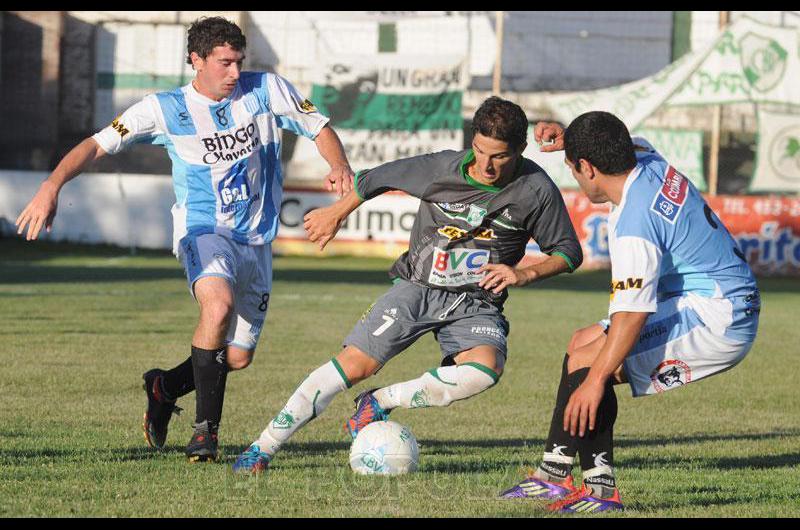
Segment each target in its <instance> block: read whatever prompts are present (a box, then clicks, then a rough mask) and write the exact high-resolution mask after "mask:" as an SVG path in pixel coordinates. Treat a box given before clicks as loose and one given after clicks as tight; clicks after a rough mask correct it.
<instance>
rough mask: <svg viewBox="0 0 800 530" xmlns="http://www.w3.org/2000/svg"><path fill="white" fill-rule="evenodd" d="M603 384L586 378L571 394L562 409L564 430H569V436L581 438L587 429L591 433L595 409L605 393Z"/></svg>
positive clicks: (595, 417)
mask: <svg viewBox="0 0 800 530" xmlns="http://www.w3.org/2000/svg"><path fill="white" fill-rule="evenodd" d="M605 386H606V385H605V382H604V381H597V380H593V379H589V378H587V379H586V380H585V381H584V382H583V383H581V386H579V387H578V388H577V390H575V392H573V393H572V396H571V397H570V398H569V402H568V403H567V408H566V409H564V430H565V431H566V430H569V434H570V436H575V431H576V430H577V432H578V436H583V435H584V434H585V433H586V431H587V427H588V430H590V431H593V430H594V426H595V420H597V408H598V407H599V406H600V401H601V400H602V399H603V394H604V393H605Z"/></svg>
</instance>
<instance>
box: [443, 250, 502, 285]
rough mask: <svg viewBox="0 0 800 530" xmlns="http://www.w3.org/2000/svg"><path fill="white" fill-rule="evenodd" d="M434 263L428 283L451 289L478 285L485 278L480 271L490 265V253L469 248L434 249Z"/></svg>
mask: <svg viewBox="0 0 800 530" xmlns="http://www.w3.org/2000/svg"><path fill="white" fill-rule="evenodd" d="M432 259H433V262H432V263H431V272H430V275H429V276H428V283H430V284H431V285H440V286H442V287H450V286H456V285H466V284H469V283H477V282H479V281H480V280H481V278H483V276H484V275H485V274H484V273H481V274H479V273H478V269H480V268H481V267H482V266H483V265H486V264H487V263H489V251H488V250H480V249H469V248H456V249H452V250H442V249H440V248H438V247H437V248H434V249H433V258H432Z"/></svg>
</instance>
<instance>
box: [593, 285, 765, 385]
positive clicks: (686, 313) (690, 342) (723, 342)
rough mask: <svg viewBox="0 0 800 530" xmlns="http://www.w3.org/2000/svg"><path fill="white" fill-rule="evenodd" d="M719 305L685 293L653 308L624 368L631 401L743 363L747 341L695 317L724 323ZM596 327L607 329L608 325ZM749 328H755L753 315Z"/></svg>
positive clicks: (748, 347)
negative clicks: (718, 317)
mask: <svg viewBox="0 0 800 530" xmlns="http://www.w3.org/2000/svg"><path fill="white" fill-rule="evenodd" d="M724 302H725V301H720V300H715V299H705V300H704V299H702V298H701V297H699V296H691V295H689V296H681V297H676V298H671V299H669V300H665V301H664V302H660V303H659V304H658V306H657V308H656V312H655V313H653V314H651V315H650V316H649V317H648V318H647V321H646V322H645V324H644V327H643V328H642V331H641V333H640V334H639V340H638V341H637V343H636V345H635V346H634V347H633V349H632V350H631V351H630V353H629V354H628V356H627V358H626V359H625V363H624V364H623V369H624V371H625V375H626V376H627V379H628V382H629V384H630V386H631V391H632V393H633V396H634V397H639V396H645V395H649V394H656V393H660V392H665V391H667V390H672V389H675V388H680V387H682V386H684V385H686V384H688V383H690V382H692V381H697V380H699V379H702V378H704V377H708V376H710V375H714V374H718V373H720V372H724V371H725V370H729V369H731V368H733V367H734V366H736V365H737V364H739V362H741V360H742V359H744V357H745V355H747V353H748V352H749V351H750V348H751V346H752V345H753V342H752V341H748V342H742V341H737V340H734V339H732V338H730V337H726V336H725V328H724V327H720V326H719V325H717V324H718V323H713V324H712V325H711V326H709V325H707V324H706V322H705V321H704V320H703V319H702V318H701V317H700V316H699V315H700V314H706V315H708V314H710V313H711V311H709V309H711V310H713V311H714V312H716V314H717V315H720V314H721V315H723V320H724V319H725V309H724V307H725V303H724ZM721 308H722V309H721ZM707 320H710V319H708V318H707ZM599 324H600V325H601V326H603V327H605V328H606V329H607V328H608V326H609V321H608V320H601V321H600V322H599ZM754 325H755V326H757V325H758V320H757V317H755V322H754Z"/></svg>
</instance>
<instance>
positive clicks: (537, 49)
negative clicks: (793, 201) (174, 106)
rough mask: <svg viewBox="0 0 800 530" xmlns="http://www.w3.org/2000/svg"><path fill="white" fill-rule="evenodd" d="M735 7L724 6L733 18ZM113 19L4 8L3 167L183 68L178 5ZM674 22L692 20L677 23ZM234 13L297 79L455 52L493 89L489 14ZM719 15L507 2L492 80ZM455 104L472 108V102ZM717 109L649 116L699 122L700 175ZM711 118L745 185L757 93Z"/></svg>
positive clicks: (103, 116)
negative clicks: (367, 56) (326, 68)
mask: <svg viewBox="0 0 800 530" xmlns="http://www.w3.org/2000/svg"><path fill="white" fill-rule="evenodd" d="M682 13H684V15H685V13H686V12H682ZM742 15H743V12H730V14H729V17H728V20H729V21H730V20H736V18H737V17H739V16H742ZM758 16H759V17H760V18H762V19H767V20H768V21H769V22H771V23H774V24H778V25H781V26H782V27H798V23H799V22H800V13H798V12H792V11H776V12H763V13H761V14H759V15H758ZM110 18H113V19H115V20H114V21H113V22H111V21H109V22H102V21H100V22H97V21H93V22H87V21H85V20H82V19H81V18H79V17H77V16H75V15H74V14H72V13H71V12H8V11H6V12H3V13H2V17H0V110H1V111H2V117H3V120H4V124H5V125H6V126H5V127H4V128H3V129H2V130H0V143H1V144H2V147H0V168H4V169H31V170H48V169H52V168H53V167H54V166H55V164H56V163H57V162H58V160H59V159H60V158H61V156H63V154H65V153H66V151H67V150H68V149H69V148H71V147H72V146H73V145H75V144H76V143H77V142H78V141H80V139H81V138H83V137H85V136H87V135H89V134H91V133H93V132H94V131H95V130H96V129H97V128H98V127H100V126H102V124H103V123H105V122H106V121H107V120H108V119H109V118H112V117H113V116H115V115H116V114H117V113H118V112H120V111H121V110H122V109H124V108H125V107H126V106H127V105H129V104H130V103H132V102H133V101H135V100H137V99H138V98H140V97H141V96H142V95H143V94H145V93H147V92H153V91H156V90H160V89H164V88H166V87H167V85H165V83H167V84H169V85H170V87H171V86H177V85H178V84H180V83H182V82H185V81H186V80H187V79H188V78H190V77H191V75H192V73H191V69H190V68H187V66H186V65H185V64H184V61H183V56H184V53H185V50H184V48H183V46H184V38H185V26H186V24H185V22H184V21H180V17H176V20H178V21H179V22H176V21H173V22H172V23H169V22H165V21H163V20H162V21H159V22H158V23H148V22H142V21H131V22H126V21H125V20H124V18H125V14H124V13H115V14H114V16H113V17H110ZM681 20H689V21H690V24H689V26H688V27H687V26H685V25H684V26H680V27H679V24H680V23H681V22H680V21H681ZM239 22H240V24H242V25H243V27H244V28H245V30H246V33H247V34H248V39H249V46H248V63H249V65H250V66H251V67H254V68H262V69H268V70H274V71H278V72H279V73H281V74H284V75H286V76H287V77H288V78H290V79H291V80H292V81H294V82H296V83H297V84H298V85H300V87H301V88H305V89H306V90H307V89H308V87H309V85H310V81H311V79H312V77H313V69H314V65H315V64H316V62H317V61H319V60H320V59H322V58H324V57H326V56H329V55H331V54H353V53H356V52H360V53H367V52H369V53H386V52H397V53H422V52H424V53H428V54H440V53H441V54H445V53H448V54H453V53H462V54H464V55H465V56H466V57H467V60H468V62H469V65H470V74H471V81H470V84H469V88H468V91H472V92H473V93H475V94H480V95H483V94H485V93H486V94H488V91H490V90H491V88H492V81H493V74H494V73H495V71H494V70H495V64H494V63H495V57H496V55H497V53H496V51H497V50H496V44H495V36H496V32H497V30H498V29H499V28H498V27H497V17H496V13H495V12H489V11H462V12H427V13H426V12H356V13H344V14H335V13H321V12H270V13H262V12H241V16H240V18H239ZM684 24H685V22H684ZM718 26H719V15H718V12H709V13H697V12H693V14H692V15H691V16H689V17H688V18H686V16H677V15H676V12H558V11H542V12H524V11H510V12H505V13H504V14H503V32H502V59H501V62H500V63H499V66H500V69H499V70H500V72H499V73H500V76H501V77H500V87H501V91H502V93H503V95H505V96H513V95H514V94H515V93H517V94H523V93H530V92H534V91H539V90H579V89H596V88H603V87H610V86H615V85H618V84H621V83H625V82H629V81H632V80H635V79H639V78H642V77H645V76H648V75H651V74H653V73H655V72H657V71H659V70H660V69H662V68H664V67H665V66H667V65H668V64H670V62H671V61H672V60H673V59H674V58H675V55H676V50H677V49H678V48H680V47H681V43H680V42H679V41H680V40H681V39H683V40H686V39H688V41H686V42H688V43H689V45H690V46H699V45H702V44H703V39H704V38H711V37H713V35H714V34H715V32H716V30H717V29H718ZM684 44H686V43H684ZM246 66H247V65H246ZM466 99H469V96H465V100H466ZM473 99H475V98H473ZM464 114H465V118H469V117H470V116H471V110H470V109H467V108H465V112H464ZM536 117H537V118H547V116H536ZM714 121H715V120H714V109H712V108H703V109H694V110H690V111H686V110H676V109H662V110H659V111H658V112H656V113H655V114H654V115H653V116H651V117H650V118H649V119H648V120H647V122H646V124H645V126H646V127H660V128H671V129H680V128H682V127H684V128H691V129H695V130H700V131H702V135H703V136H702V146H703V156H702V158H703V174H704V175H705V177H706V178H708V176H709V175H711V174H713V172H714V171H713V169H712V166H713V165H714V161H713V160H714V154H713V153H714V151H715V145H714V144H715V140H714V137H715V135H716V133H715V132H714V130H715V124H714ZM718 129H719V135H718V139H719V148H718V154H719V156H718V162H717V164H716V165H717V166H718V175H719V179H718V187H717V189H718V191H719V193H742V192H744V191H745V190H746V189H747V186H748V184H749V182H750V179H751V177H752V174H753V171H754V168H755V158H756V145H757V144H756V142H757V115H756V110H755V107H754V105H752V104H735V105H726V106H724V107H722V108H721V109H720V110H719V128H718ZM465 142H469V137H468V135H465ZM169 167H170V165H169V161H168V159H167V157H166V155H165V154H164V153H163V152H159V150H157V149H150V148H148V147H137V148H134V149H133V150H131V151H129V152H127V153H124V154H121V155H118V156H115V157H107V158H106V159H104V160H103V161H102V164H99V165H98V167H97V168H96V169H97V170H98V171H112V172H116V171H119V172H126V173H168V172H169Z"/></svg>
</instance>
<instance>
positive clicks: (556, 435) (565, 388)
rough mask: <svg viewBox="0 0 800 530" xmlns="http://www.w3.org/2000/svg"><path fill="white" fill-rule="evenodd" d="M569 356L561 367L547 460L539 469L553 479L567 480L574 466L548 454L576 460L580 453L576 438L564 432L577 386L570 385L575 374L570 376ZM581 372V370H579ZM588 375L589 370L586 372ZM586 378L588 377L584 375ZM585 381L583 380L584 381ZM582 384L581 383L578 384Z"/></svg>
mask: <svg viewBox="0 0 800 530" xmlns="http://www.w3.org/2000/svg"><path fill="white" fill-rule="evenodd" d="M568 360H569V355H564V363H563V364H562V366H561V382H560V383H559V385H558V392H557V393H556V406H555V407H554V408H553V417H552V419H551V420H550V433H549V434H548V435H547V441H546V442H545V446H544V452H545V459H544V460H542V463H541V464H539V469H540V470H541V471H542V472H544V473H546V474H547V475H549V476H550V478H553V479H566V478H567V476H568V475H569V474H570V473H572V464H571V463H566V462H556V461H554V459H550V460H548V459H547V454H548V453H549V454H550V455H553V456H556V455H558V456H565V457H567V458H574V457H575V455H576V454H577V452H578V445H577V440H576V438H575V437H574V436H570V434H569V432H565V431H564V409H565V408H566V407H567V402H569V397H570V396H571V395H572V392H573V391H574V390H575V388H578V386H577V385H574V388H573V386H572V385H571V384H570V382H571V381H573V380H574V379H575V376H574V375H573V374H569V372H568V370H567V362H568ZM579 371H580V370H579ZM586 372H587V373H588V370H586ZM583 377H584V378H585V377H586V375H585V374H584V375H583ZM582 380H583V379H581V381H582ZM578 384H580V382H579V383H578Z"/></svg>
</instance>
